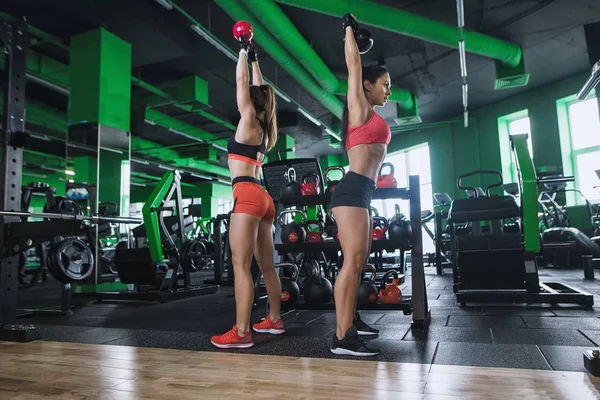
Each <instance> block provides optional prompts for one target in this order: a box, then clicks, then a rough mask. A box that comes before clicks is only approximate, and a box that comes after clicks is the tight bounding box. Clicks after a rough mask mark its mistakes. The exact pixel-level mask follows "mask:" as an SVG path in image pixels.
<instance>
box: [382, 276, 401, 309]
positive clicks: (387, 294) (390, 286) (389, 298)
mask: <svg viewBox="0 0 600 400" xmlns="http://www.w3.org/2000/svg"><path fill="white" fill-rule="evenodd" d="M399 275H400V274H399V273H398V271H396V270H391V271H388V272H386V273H385V275H383V277H382V278H381V286H380V287H379V301H381V302H382V303H384V304H400V302H402V291H401V290H400V288H399V287H398V285H399V284H400V279H399ZM390 277H391V278H392V283H388V280H389V279H390Z"/></svg>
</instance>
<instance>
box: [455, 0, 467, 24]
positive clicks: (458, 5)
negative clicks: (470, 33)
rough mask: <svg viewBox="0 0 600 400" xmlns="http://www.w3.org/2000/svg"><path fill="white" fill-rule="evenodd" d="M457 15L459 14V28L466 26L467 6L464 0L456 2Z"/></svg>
mask: <svg viewBox="0 0 600 400" xmlns="http://www.w3.org/2000/svg"><path fill="white" fill-rule="evenodd" d="M456 13H457V14H458V27H459V28H463V27H464V26H465V6H464V4H463V0H456Z"/></svg>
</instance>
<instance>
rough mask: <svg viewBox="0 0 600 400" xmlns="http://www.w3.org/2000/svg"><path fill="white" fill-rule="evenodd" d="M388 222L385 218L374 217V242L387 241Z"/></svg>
mask: <svg viewBox="0 0 600 400" xmlns="http://www.w3.org/2000/svg"><path fill="white" fill-rule="evenodd" d="M387 230H388V221H387V219H385V218H384V217H373V240H385V233H386V232H387Z"/></svg>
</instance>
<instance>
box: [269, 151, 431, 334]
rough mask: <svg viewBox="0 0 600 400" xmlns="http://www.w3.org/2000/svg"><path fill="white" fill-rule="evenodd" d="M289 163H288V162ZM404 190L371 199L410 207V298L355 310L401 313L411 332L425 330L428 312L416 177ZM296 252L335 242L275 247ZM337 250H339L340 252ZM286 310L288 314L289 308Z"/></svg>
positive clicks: (322, 201) (310, 200)
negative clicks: (400, 201)
mask: <svg viewBox="0 0 600 400" xmlns="http://www.w3.org/2000/svg"><path fill="white" fill-rule="evenodd" d="M291 161H293V160H289V162H291ZM408 183H409V187H408V188H380V189H376V190H375V192H374V194H373V199H374V200H380V199H381V200H383V199H408V200H409V205H410V223H411V228H412V241H411V250H410V251H411V268H412V281H411V285H412V295H411V296H404V297H403V299H402V302H401V303H400V304H374V305H358V306H357V307H358V309H359V310H401V311H403V312H404V314H406V315H410V314H412V322H411V328H412V329H420V330H425V329H427V328H428V326H429V322H430V320H431V312H430V309H429V305H428V302H427V289H426V284H425V270H424V266H423V231H422V221H421V192H420V180H419V176H417V175H411V176H409V180H408ZM330 200H331V196H330V195H329V194H327V193H326V194H323V195H319V196H296V197H293V198H286V197H284V198H281V199H279V201H280V203H282V204H286V205H327V204H329V203H330ZM388 248H393V249H399V248H402V246H401V245H400V244H399V243H398V242H397V241H394V240H377V241H373V244H372V248H371V250H372V251H377V250H378V249H379V250H383V249H388ZM292 249H293V250H296V251H297V252H307V251H308V252H318V251H327V250H338V249H340V245H339V243H336V242H324V243H304V244H300V245H295V244H289V243H279V244H275V250H276V251H277V252H278V253H279V254H280V255H281V256H285V255H286V254H287V253H289V252H291V250H292ZM340 250H341V249H340ZM292 308H293V309H295V310H298V309H307V310H332V309H334V308H335V304H333V303H325V304H306V303H302V302H298V303H296V305H294V306H293V307H292ZM288 311H292V310H291V309H290V310H288Z"/></svg>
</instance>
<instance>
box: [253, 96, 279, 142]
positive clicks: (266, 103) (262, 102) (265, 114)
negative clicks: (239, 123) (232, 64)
mask: <svg viewBox="0 0 600 400" xmlns="http://www.w3.org/2000/svg"><path fill="white" fill-rule="evenodd" d="M250 100H252V104H253V105H254V110H255V111H256V118H257V119H258V120H259V121H260V125H261V126H262V128H263V134H265V135H267V151H270V150H271V149H273V147H275V143H277V112H276V110H275V108H276V106H277V104H276V101H275V90H273V87H272V86H271V85H260V86H256V85H252V86H250Z"/></svg>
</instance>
